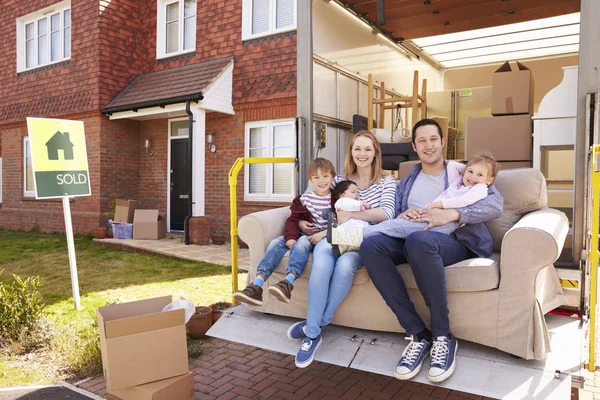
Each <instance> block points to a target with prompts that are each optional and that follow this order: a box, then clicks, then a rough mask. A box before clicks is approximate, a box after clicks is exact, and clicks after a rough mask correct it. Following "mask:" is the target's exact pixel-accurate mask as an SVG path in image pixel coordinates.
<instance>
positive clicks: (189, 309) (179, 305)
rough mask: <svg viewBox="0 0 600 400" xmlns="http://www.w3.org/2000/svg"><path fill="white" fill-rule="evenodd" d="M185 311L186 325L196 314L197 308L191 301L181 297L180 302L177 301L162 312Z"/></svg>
mask: <svg viewBox="0 0 600 400" xmlns="http://www.w3.org/2000/svg"><path fill="white" fill-rule="evenodd" d="M179 309H183V310H184V311H185V323H186V324H187V322H188V321H189V320H190V318H192V315H194V313H195V312H196V306H195V305H194V303H193V302H192V301H191V300H188V299H185V298H183V297H180V298H179V300H175V301H174V302H172V303H170V304H167V305H166V306H165V307H164V308H163V309H162V311H163V312H166V311H171V310H179Z"/></svg>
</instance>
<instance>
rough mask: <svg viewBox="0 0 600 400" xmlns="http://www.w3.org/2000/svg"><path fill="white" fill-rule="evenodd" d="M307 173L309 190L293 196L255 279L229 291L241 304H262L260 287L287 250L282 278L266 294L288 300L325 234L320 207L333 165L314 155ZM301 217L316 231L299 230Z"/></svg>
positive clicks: (326, 204)
mask: <svg viewBox="0 0 600 400" xmlns="http://www.w3.org/2000/svg"><path fill="white" fill-rule="evenodd" d="M308 176H309V177H310V183H311V184H312V186H313V191H311V192H306V193H304V194H303V195H300V196H297V197H296V198H295V199H294V200H293V201H292V205H291V206H290V210H291V211H292V214H291V215H290V216H289V217H288V219H287V220H286V222H285V231H284V234H283V236H279V237H277V238H275V239H273V240H272V241H271V243H269V247H268V248H267V251H266V252H265V255H264V256H263V258H262V260H261V261H260V262H259V263H258V267H257V269H256V279H255V280H254V282H253V283H252V284H250V285H248V286H246V288H245V289H244V290H238V291H236V292H235V293H233V297H234V298H235V299H236V300H237V301H240V302H242V303H247V304H250V305H253V306H261V305H262V304H263V301H262V294H263V289H262V286H263V284H264V282H265V281H266V280H267V279H269V277H270V276H271V274H272V273H273V271H275V268H277V265H278V264H279V262H280V261H281V259H282V258H283V256H284V255H285V253H286V252H287V251H288V249H290V250H291V252H290V259H289V262H288V265H287V268H286V272H287V276H286V277H285V279H284V280H282V281H280V282H279V283H277V284H275V285H271V286H270V287H269V293H270V294H272V295H273V296H275V297H276V298H277V299H278V300H280V301H283V302H284V303H289V302H290V299H291V297H292V289H293V288H294V281H295V280H296V279H297V278H298V277H299V276H300V275H301V274H302V272H303V271H304V267H305V266H306V262H307V261H308V257H309V255H310V252H311V251H312V249H313V247H314V245H315V244H317V242H318V241H319V240H320V239H322V238H324V237H325V233H326V231H325V229H326V228H327V219H325V218H323V210H325V209H330V208H331V184H332V182H333V178H334V177H335V168H334V166H333V164H332V163H331V162H330V161H329V160H326V159H324V158H315V159H314V160H313V161H312V162H311V163H310V165H309V166H308ZM301 220H305V221H308V222H310V223H312V224H313V225H314V226H315V227H316V228H319V229H320V232H318V233H315V234H313V235H311V236H306V235H304V234H301V233H300V229H299V227H298V222H299V221H301Z"/></svg>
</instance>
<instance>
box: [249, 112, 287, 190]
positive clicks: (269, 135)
mask: <svg viewBox="0 0 600 400" xmlns="http://www.w3.org/2000/svg"><path fill="white" fill-rule="evenodd" d="M245 143H246V144H245V156H246V157H294V156H295V154H296V152H295V147H296V146H295V144H296V135H295V128H294V120H277V121H260V122H248V123H246V142H245ZM244 176H245V179H244V198H245V200H256V201H291V200H292V198H293V197H294V193H295V184H294V181H295V173H294V165H293V164H291V163H290V164H252V165H246V166H245V175H244Z"/></svg>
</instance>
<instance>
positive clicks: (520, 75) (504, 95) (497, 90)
mask: <svg viewBox="0 0 600 400" xmlns="http://www.w3.org/2000/svg"><path fill="white" fill-rule="evenodd" d="M515 114H533V77H532V75H531V71H530V70H529V68H527V67H526V66H524V65H523V64H521V63H520V62H518V61H517V70H512V69H511V67H510V64H509V63H508V61H507V62H505V63H504V64H502V66H501V67H500V68H498V69H497V70H496V72H494V83H493V87H492V115H515Z"/></svg>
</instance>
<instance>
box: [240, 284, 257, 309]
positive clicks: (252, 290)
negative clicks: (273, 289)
mask: <svg viewBox="0 0 600 400" xmlns="http://www.w3.org/2000/svg"><path fill="white" fill-rule="evenodd" d="M262 295H263V289H262V288H261V287H260V286H258V285H248V286H246V289H244V290H236V291H235V292H233V298H234V299H236V300H237V301H239V302H241V303H246V304H250V305H252V306H262V305H263V301H262Z"/></svg>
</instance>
